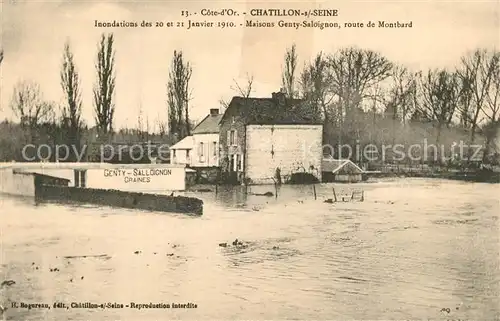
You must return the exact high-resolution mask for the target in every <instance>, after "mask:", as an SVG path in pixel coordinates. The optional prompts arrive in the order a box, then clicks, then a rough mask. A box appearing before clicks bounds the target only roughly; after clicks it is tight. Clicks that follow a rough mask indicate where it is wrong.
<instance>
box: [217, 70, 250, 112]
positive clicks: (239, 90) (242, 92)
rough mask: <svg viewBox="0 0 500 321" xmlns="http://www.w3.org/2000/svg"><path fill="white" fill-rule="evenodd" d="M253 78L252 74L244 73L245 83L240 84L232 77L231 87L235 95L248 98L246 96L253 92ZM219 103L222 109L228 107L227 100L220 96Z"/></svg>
mask: <svg viewBox="0 0 500 321" xmlns="http://www.w3.org/2000/svg"><path fill="white" fill-rule="evenodd" d="M253 78H254V77H253V75H252V76H251V75H249V74H247V75H246V83H245V85H244V86H243V85H240V84H239V83H238V82H237V81H236V79H233V82H234V84H233V85H232V86H231V89H232V90H233V91H234V92H235V93H236V95H238V96H240V97H243V98H248V97H250V95H251V94H252V92H253ZM219 103H220V105H221V107H222V108H224V109H226V108H227V107H229V102H228V101H226V100H224V99H222V98H221V99H220V100H219Z"/></svg>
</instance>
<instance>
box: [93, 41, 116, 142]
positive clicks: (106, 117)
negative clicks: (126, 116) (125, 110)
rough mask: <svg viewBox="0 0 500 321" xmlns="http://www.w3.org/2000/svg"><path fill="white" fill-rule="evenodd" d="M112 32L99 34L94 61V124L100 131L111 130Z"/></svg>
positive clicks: (112, 112) (113, 73)
mask: <svg viewBox="0 0 500 321" xmlns="http://www.w3.org/2000/svg"><path fill="white" fill-rule="evenodd" d="M113 43H114V37H113V34H109V35H107V36H106V35H105V34H102V35H101V41H100V42H99V46H98V51H97V61H96V66H95V67H96V72H97V83H96V84H95V86H94V110H95V121H96V126H97V128H98V130H99V132H100V133H103V134H107V133H111V132H113V118H114V113H115V104H114V102H113V98H114V91H115V68H114V64H115V51H114V49H113Z"/></svg>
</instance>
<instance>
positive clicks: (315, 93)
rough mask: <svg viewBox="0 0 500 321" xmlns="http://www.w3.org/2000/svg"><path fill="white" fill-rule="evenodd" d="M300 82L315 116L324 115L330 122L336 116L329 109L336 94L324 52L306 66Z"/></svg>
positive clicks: (326, 121) (305, 98)
mask: <svg viewBox="0 0 500 321" xmlns="http://www.w3.org/2000/svg"><path fill="white" fill-rule="evenodd" d="M299 84H300V87H301V92H302V96H303V99H304V100H305V101H306V102H307V104H308V107H309V108H310V111H311V113H312V115H313V117H314V118H315V119H320V118H321V115H322V116H323V118H324V120H325V124H327V123H329V121H330V120H331V119H332V117H333V116H334V115H330V114H331V112H330V110H329V107H330V103H331V102H332V100H333V98H334V94H333V91H332V86H331V84H332V74H331V71H330V69H329V65H328V61H327V60H326V59H325V57H324V56H323V53H322V52H320V53H318V54H317V55H316V57H315V58H314V60H313V61H312V62H311V63H309V64H307V65H306V66H305V68H304V70H303V71H302V73H301V75H300V82H299Z"/></svg>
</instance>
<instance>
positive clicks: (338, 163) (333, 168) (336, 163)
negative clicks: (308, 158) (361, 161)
mask: <svg viewBox="0 0 500 321" xmlns="http://www.w3.org/2000/svg"><path fill="white" fill-rule="evenodd" d="M347 164H351V166H353V167H354V168H355V169H356V170H357V171H359V173H363V172H364V171H363V169H361V168H360V167H359V166H358V165H356V164H354V163H353V162H352V161H351V160H349V159H334V158H324V159H323V161H322V162H321V170H322V171H323V172H331V173H333V174H335V173H336V172H338V171H339V170H341V169H342V168H343V167H344V166H346V165H347Z"/></svg>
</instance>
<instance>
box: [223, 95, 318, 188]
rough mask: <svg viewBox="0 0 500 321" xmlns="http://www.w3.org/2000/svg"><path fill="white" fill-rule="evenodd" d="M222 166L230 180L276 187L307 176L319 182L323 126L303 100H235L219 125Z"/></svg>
mask: <svg viewBox="0 0 500 321" xmlns="http://www.w3.org/2000/svg"><path fill="white" fill-rule="evenodd" d="M219 127H220V138H219V141H220V147H221V148H220V166H221V171H222V175H223V177H224V178H225V179H226V180H229V181H233V182H236V183H243V182H247V183H253V184H266V183H273V181H274V179H275V177H276V175H277V173H279V174H280V175H278V176H281V177H283V178H285V179H286V177H287V176H290V175H291V174H293V173H298V172H308V173H311V174H313V175H314V176H315V177H316V178H317V179H318V180H321V160H322V139H323V125H322V124H321V123H320V122H318V121H315V120H314V117H312V116H311V115H310V114H309V113H308V109H307V107H305V105H304V102H303V101H302V100H300V99H289V98H286V97H285V94H284V93H282V92H277V93H273V94H272V97H270V98H253V97H248V98H245V97H233V99H232V100H231V102H230V103H229V106H228V108H227V109H226V111H225V113H224V115H223V116H222V118H221V120H220V126H219Z"/></svg>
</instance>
